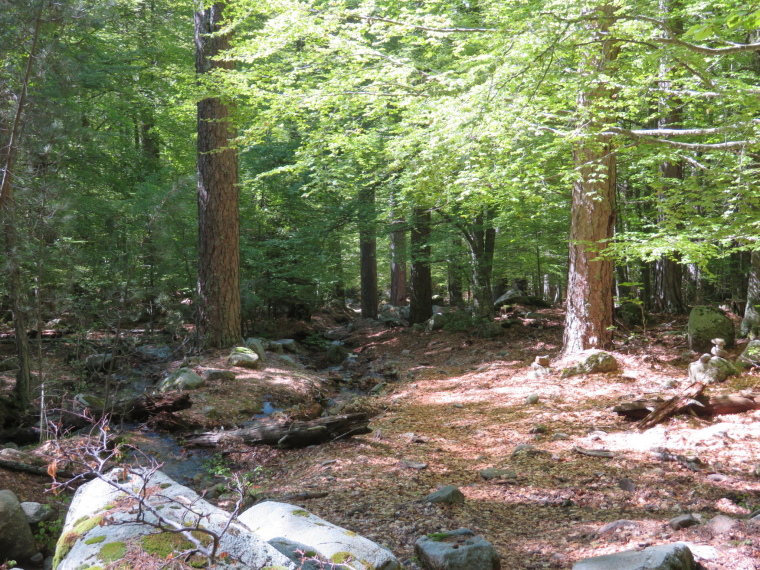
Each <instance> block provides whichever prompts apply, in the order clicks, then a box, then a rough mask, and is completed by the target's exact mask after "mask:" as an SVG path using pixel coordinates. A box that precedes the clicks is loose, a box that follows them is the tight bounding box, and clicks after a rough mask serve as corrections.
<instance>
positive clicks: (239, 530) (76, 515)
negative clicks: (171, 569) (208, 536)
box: [53, 469, 298, 570]
mask: <svg viewBox="0 0 760 570" xmlns="http://www.w3.org/2000/svg"><path fill="white" fill-rule="evenodd" d="M106 477H107V478H108V479H109V480H110V481H112V482H113V483H114V484H117V485H120V486H122V487H123V489H125V490H124V491H123V490H119V489H117V488H115V487H114V486H113V485H112V484H111V483H109V482H108V481H105V480H103V479H94V480H93V481H90V482H89V483H87V484H85V485H83V486H82V487H80V488H79V489H78V490H77V492H76V494H75V495H74V499H73V500H72V502H71V507H70V509H69V511H68V514H67V515H66V522H65V523H64V527H63V532H62V534H61V537H60V538H59V539H58V543H57V545H56V551H55V556H54V559H53V570H75V569H78V568H91V567H94V566H101V567H105V566H106V565H108V564H109V563H110V562H114V561H115V560H118V559H119V558H120V557H121V556H123V555H124V552H125V547H126V545H127V544H129V543H131V544H133V545H134V546H135V547H138V548H140V549H141V550H142V553H141V554H140V556H141V560H144V561H146V562H147V561H148V560H149V559H151V558H152V561H153V562H157V563H159V564H160V563H161V562H165V561H166V559H167V557H168V556H169V555H170V554H173V553H176V552H179V551H181V550H183V549H184V548H186V547H187V546H189V542H187V541H186V540H185V539H183V538H182V537H181V536H180V535H177V534H173V533H172V534H166V533H160V532H157V531H156V529H155V528H154V527H153V526H150V525H146V524H141V523H139V522H138V521H137V518H136V517H137V511H136V510H135V509H133V508H132V506H133V504H134V501H129V500H125V499H126V498H127V496H128V495H127V492H126V490H128V491H130V492H132V493H137V494H139V493H140V492H141V490H142V489H143V488H145V489H147V490H148V491H149V492H148V493H146V495H145V496H146V499H145V500H146V503H147V508H144V509H143V510H144V511H145V515H144V516H145V517H146V520H148V521H149V522H155V521H157V516H158V515H160V516H162V517H163V518H164V519H165V520H166V521H168V522H169V523H174V524H177V525H179V526H180V527H182V526H190V525H195V524H199V525H201V526H202V527H203V528H205V529H207V530H208V531H210V532H214V533H216V534H217V535H219V536H220V544H219V549H220V550H219V551H220V552H227V553H228V558H227V559H226V560H228V561H230V562H233V563H239V564H241V565H243V566H244V567H252V568H262V567H266V566H276V567H278V568H279V567H282V568H284V569H285V570H295V569H296V568H298V565H297V564H295V563H294V562H293V561H292V560H290V559H289V558H288V557H286V556H284V555H283V554H281V553H280V552H279V551H278V550H277V549H275V548H274V547H272V546H271V545H269V544H267V543H266V542H263V541H262V540H260V539H258V538H257V537H256V536H254V535H253V534H252V533H251V532H250V531H249V529H248V528H247V527H246V526H245V525H243V524H240V523H239V522H237V521H232V522H229V518H230V513H227V512H226V511H223V510H221V509H219V508H217V507H215V506H213V505H211V504H210V503H208V502H206V501H205V500H203V499H202V498H201V497H200V496H199V495H198V494H197V493H195V491H193V490H191V489H188V488H187V487H184V486H182V485H179V484H177V483H176V482H175V481H173V480H172V479H170V478H169V477H167V476H166V475H164V474H163V473H162V472H160V471H158V472H156V473H152V474H149V473H148V472H147V471H145V472H141V471H139V470H136V471H134V472H132V473H130V474H129V475H128V476H127V478H126V479H124V478H123V471H122V470H121V469H116V470H114V471H112V472H111V473H109V474H108V475H106ZM151 509H152V510H153V512H151ZM228 523H229V528H228V529H227V530H226V532H223V530H224V529H225V527H226V525H227V524H228Z"/></svg>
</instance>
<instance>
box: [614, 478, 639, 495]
mask: <svg viewBox="0 0 760 570" xmlns="http://www.w3.org/2000/svg"><path fill="white" fill-rule="evenodd" d="M618 487H620V488H621V489H622V490H623V491H628V492H629V493H633V492H634V491H635V490H636V483H634V482H633V481H631V480H630V479H626V478H625V477H624V478H623V479H621V480H620V481H618Z"/></svg>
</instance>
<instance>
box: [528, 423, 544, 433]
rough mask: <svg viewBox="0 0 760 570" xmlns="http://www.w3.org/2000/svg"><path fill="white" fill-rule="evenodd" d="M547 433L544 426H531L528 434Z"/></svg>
mask: <svg viewBox="0 0 760 570" xmlns="http://www.w3.org/2000/svg"><path fill="white" fill-rule="evenodd" d="M547 431H549V428H548V427H546V426H545V425H544V424H537V425H535V426H533V427H532V428H530V430H529V431H528V433H546V432H547Z"/></svg>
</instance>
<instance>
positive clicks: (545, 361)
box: [534, 355, 552, 366]
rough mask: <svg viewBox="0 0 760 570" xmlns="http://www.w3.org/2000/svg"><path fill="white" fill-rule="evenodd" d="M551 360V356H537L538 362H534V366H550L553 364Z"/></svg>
mask: <svg viewBox="0 0 760 570" xmlns="http://www.w3.org/2000/svg"><path fill="white" fill-rule="evenodd" d="M551 362H552V361H551V359H550V358H549V355H546V356H536V360H535V361H534V364H538V365H539V366H549V365H550V364H551Z"/></svg>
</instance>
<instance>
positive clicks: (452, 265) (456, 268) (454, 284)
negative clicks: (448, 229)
mask: <svg viewBox="0 0 760 570" xmlns="http://www.w3.org/2000/svg"><path fill="white" fill-rule="evenodd" d="M450 248H451V253H450V254H449V258H448V260H447V262H448V267H447V277H448V279H447V281H448V291H449V304H450V305H452V306H456V305H461V304H462V303H464V291H463V290H462V272H461V267H460V262H459V256H460V254H461V250H462V240H461V239H460V238H459V237H454V238H452V240H451V246H450Z"/></svg>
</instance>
